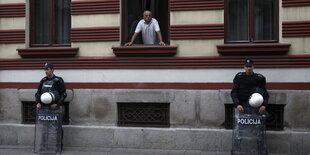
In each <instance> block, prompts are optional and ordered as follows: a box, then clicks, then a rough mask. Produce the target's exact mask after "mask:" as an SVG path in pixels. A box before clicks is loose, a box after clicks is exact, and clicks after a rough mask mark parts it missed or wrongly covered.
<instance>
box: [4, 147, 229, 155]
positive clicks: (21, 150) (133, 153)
mask: <svg viewBox="0 0 310 155" xmlns="http://www.w3.org/2000/svg"><path fill="white" fill-rule="evenodd" d="M0 155H36V154H35V153H34V152H33V148H32V147H20V146H1V145H0ZM62 155H230V152H205V151H199V150H159V149H125V148H79V147H78V148H64V149H63V152H62Z"/></svg>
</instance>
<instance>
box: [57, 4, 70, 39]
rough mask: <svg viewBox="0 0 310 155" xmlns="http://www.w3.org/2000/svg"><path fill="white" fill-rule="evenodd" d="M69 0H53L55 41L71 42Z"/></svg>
mask: <svg viewBox="0 0 310 155" xmlns="http://www.w3.org/2000/svg"><path fill="white" fill-rule="evenodd" d="M70 2H71V1H70V0H61V1H55V37H54V38H55V42H54V44H70V43H71V9H70V8H71V7H70Z"/></svg>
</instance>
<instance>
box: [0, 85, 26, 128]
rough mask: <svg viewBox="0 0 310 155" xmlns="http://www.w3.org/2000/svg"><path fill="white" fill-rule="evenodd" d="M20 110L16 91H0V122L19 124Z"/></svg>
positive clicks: (20, 105) (20, 104) (20, 106)
mask: <svg viewBox="0 0 310 155" xmlns="http://www.w3.org/2000/svg"><path fill="white" fill-rule="evenodd" d="M21 110H22V103H21V102H20V100H19V99H18V93H17V89H0V122H5V123H21V122H22V120H21V118H22V111H21Z"/></svg>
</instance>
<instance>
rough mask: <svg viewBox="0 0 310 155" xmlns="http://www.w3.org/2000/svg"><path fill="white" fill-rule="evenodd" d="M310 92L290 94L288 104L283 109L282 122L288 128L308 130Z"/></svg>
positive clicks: (309, 125) (309, 126)
mask: <svg viewBox="0 0 310 155" xmlns="http://www.w3.org/2000/svg"><path fill="white" fill-rule="evenodd" d="M309 101H310V91H303V92H290V93H289V94H288V100H287V102H288V104H287V105H286V106H285V107H284V120H285V121H286V122H287V123H288V125H289V127H290V128H294V129H305V128H306V129H309V128H310V117H306V116H308V115H309V113H310V104H309Z"/></svg>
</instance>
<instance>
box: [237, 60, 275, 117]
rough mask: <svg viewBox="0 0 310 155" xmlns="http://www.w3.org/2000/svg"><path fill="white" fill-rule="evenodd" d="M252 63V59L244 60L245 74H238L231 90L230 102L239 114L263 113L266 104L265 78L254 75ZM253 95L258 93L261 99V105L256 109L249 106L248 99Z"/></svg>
mask: <svg viewBox="0 0 310 155" xmlns="http://www.w3.org/2000/svg"><path fill="white" fill-rule="evenodd" d="M253 69H254V62H253V60H252V59H246V60H245V64H244V70H245V72H239V73H238V74H237V75H236V76H235V78H234V86H233V88H232V90H231V97H232V100H233V102H234V104H235V106H236V107H237V109H238V111H239V112H240V113H243V112H244V113H249V114H252V113H257V112H259V113H260V114H262V113H264V112H265V110H266V107H267V104H268V99H269V94H268V92H267V90H266V88H265V84H266V78H265V77H264V76H263V75H261V74H259V73H254V72H253ZM253 93H260V94H261V95H262V96H263V98H264V102H263V104H262V105H261V106H260V107H259V108H258V110H257V108H253V107H251V106H250V105H249V98H250V96H251V95H252V94H253Z"/></svg>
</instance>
